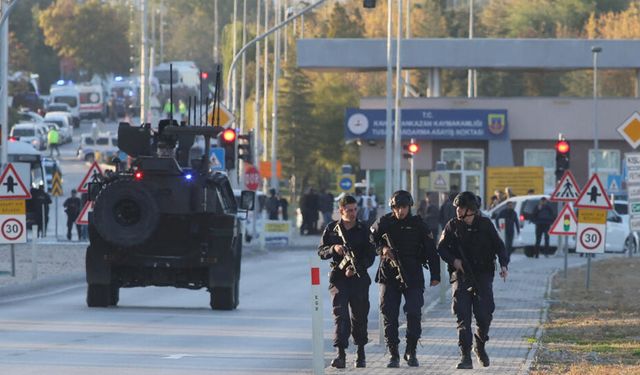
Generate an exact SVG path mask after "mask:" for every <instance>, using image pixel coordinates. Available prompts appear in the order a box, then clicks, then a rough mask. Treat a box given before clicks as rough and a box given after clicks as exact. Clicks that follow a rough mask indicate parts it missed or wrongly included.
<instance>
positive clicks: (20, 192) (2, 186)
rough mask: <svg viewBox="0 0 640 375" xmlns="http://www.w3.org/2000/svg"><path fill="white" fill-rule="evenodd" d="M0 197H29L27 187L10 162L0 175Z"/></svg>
mask: <svg viewBox="0 0 640 375" xmlns="http://www.w3.org/2000/svg"><path fill="white" fill-rule="evenodd" d="M0 199H31V193H30V192H29V189H27V187H26V186H25V184H24V182H22V179H21V178H20V175H19V174H18V172H16V169H15V168H14V167H13V164H11V163H8V164H7V167H6V168H5V169H4V172H2V175H1V176H0Z"/></svg>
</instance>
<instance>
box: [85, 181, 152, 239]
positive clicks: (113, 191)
mask: <svg viewBox="0 0 640 375" xmlns="http://www.w3.org/2000/svg"><path fill="white" fill-rule="evenodd" d="M158 211H159V209H158V204H157V203H156V201H155V199H154V198H153V196H152V195H151V193H150V192H149V191H148V190H147V189H145V188H144V187H143V186H142V185H141V184H139V183H136V182H135V181H132V180H119V181H115V182H113V183H111V184H109V185H107V186H106V187H105V188H104V189H103V190H102V191H101V192H100V194H99V195H98V197H97V199H96V205H95V207H94V209H93V221H94V225H95V227H96V229H97V231H98V233H100V236H101V237H102V238H104V239H105V240H106V241H108V242H111V243H113V244H115V245H119V246H135V245H139V244H142V243H144V242H145V241H147V240H148V239H149V238H150V237H151V236H152V235H153V232H154V231H155V229H156V227H157V225H158V218H159V217H160V214H159V212H158Z"/></svg>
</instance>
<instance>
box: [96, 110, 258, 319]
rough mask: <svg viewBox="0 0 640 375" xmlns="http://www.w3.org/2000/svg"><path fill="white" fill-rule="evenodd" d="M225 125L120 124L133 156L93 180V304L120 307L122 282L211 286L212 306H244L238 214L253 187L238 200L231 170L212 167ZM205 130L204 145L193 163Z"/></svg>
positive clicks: (247, 202) (124, 144)
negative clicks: (215, 142)
mask: <svg viewBox="0 0 640 375" xmlns="http://www.w3.org/2000/svg"><path fill="white" fill-rule="evenodd" d="M222 130H223V129H222V128H221V127H219V126H184V125H183V126H178V124H177V123H176V122H175V121H174V120H161V121H160V124H159V126H158V131H154V130H152V129H151V127H150V126H149V125H148V124H147V125H143V126H140V127H134V126H131V125H129V124H128V123H120V125H119V128H118V139H119V147H120V149H121V150H122V151H124V152H126V153H127V154H128V155H129V156H131V157H133V158H134V161H133V162H132V166H131V167H130V168H128V169H125V168H123V167H121V166H119V167H118V169H116V171H115V172H109V173H106V175H105V176H104V177H100V176H95V177H94V181H93V182H92V183H91V184H89V199H90V200H92V201H93V202H94V206H93V207H94V208H93V212H92V213H91V214H90V215H89V240H90V244H89V247H88V248H87V255H86V273H87V283H88V289H87V305H88V306H90V307H107V306H113V305H117V303H118V299H119V290H120V288H128V287H143V286H173V287H177V288H188V289H200V288H207V289H208V291H209V292H210V298H211V299H210V305H211V308H212V309H215V310H218V309H219V310H232V309H235V308H236V307H237V306H238V302H239V298H238V296H239V285H240V263H241V258H242V229H241V223H240V220H239V217H241V215H242V214H243V213H244V214H245V215H246V211H247V210H251V209H252V207H253V202H254V197H255V196H254V194H255V193H254V192H252V191H243V192H242V194H241V198H240V203H239V206H240V207H238V203H237V202H236V199H235V198H234V193H233V190H232V188H231V184H230V182H229V178H228V177H227V175H226V174H225V173H223V172H212V171H211V169H210V167H209V158H208V155H209V145H210V139H211V138H214V137H216V136H217V135H218V134H219V133H220V132H221V131H222ZM198 135H202V136H204V137H205V139H206V147H205V150H204V151H205V152H204V153H203V156H202V157H201V158H200V159H194V160H189V159H190V157H191V156H190V152H189V151H190V148H191V146H192V144H193V141H194V137H195V136H198ZM115 164H116V165H122V163H119V162H118V161H116V163H115ZM243 211H244V212H243Z"/></svg>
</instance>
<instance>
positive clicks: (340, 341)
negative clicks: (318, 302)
mask: <svg viewBox="0 0 640 375" xmlns="http://www.w3.org/2000/svg"><path fill="white" fill-rule="evenodd" d="M329 293H330V294H331V303H332V305H333V319H334V323H335V334H334V337H333V346H335V347H337V348H347V347H348V346H349V334H351V335H353V342H354V343H355V344H356V345H365V344H366V343H367V341H368V340H369V339H368V336H367V323H368V315H369V284H368V283H365V282H362V281H361V280H359V279H358V278H357V276H353V277H351V278H350V279H346V280H345V279H343V280H338V281H336V282H335V283H334V284H332V285H331V287H330V288H329ZM349 308H351V314H349Z"/></svg>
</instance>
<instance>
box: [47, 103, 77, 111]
mask: <svg viewBox="0 0 640 375" xmlns="http://www.w3.org/2000/svg"><path fill="white" fill-rule="evenodd" d="M47 112H68V113H71V107H69V104H67V103H49V104H48V105H47Z"/></svg>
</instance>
